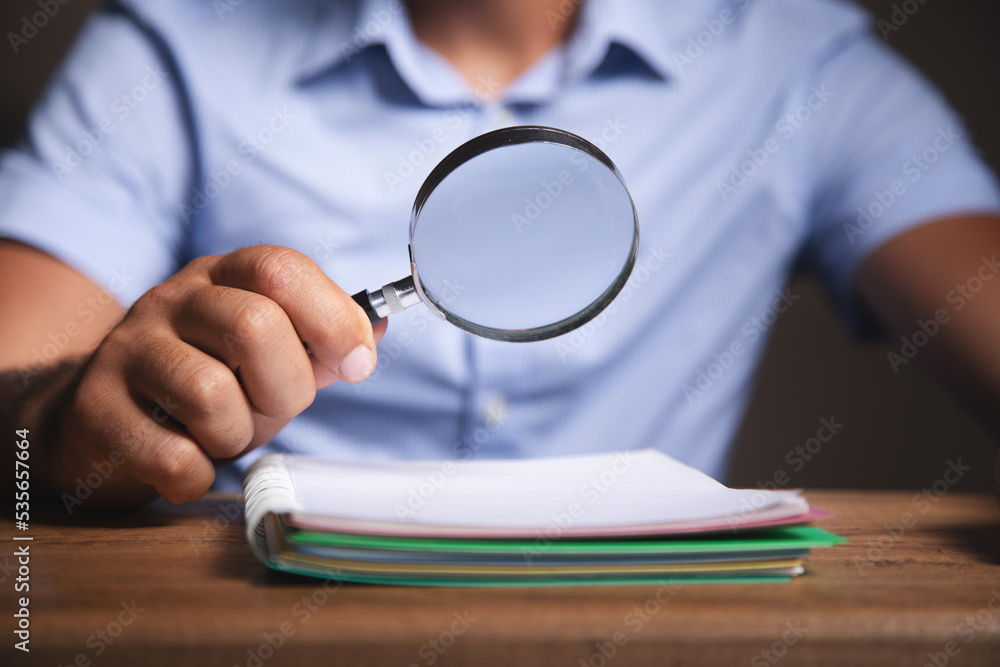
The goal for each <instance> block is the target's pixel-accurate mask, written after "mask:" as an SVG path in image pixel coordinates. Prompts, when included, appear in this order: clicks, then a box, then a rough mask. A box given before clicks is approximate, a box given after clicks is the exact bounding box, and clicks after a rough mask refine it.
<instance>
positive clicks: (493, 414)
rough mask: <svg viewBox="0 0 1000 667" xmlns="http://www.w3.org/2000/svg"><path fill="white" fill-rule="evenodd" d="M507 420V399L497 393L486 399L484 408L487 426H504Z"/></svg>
mask: <svg viewBox="0 0 1000 667" xmlns="http://www.w3.org/2000/svg"><path fill="white" fill-rule="evenodd" d="M505 421H507V399H506V398H504V397H503V396H501V395H500V394H495V395H494V396H492V397H490V399H489V400H488V401H486V406H485V407H484V408H483V423H484V424H486V427H487V428H490V429H495V428H499V427H500V426H503V423H504V422H505Z"/></svg>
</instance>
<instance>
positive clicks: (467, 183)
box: [353, 126, 639, 342]
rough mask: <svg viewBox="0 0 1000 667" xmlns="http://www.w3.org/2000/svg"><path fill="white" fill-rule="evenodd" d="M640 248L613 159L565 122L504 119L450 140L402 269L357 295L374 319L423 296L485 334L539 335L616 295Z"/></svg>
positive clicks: (582, 320) (416, 217) (574, 322)
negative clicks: (457, 141) (560, 125)
mask: <svg viewBox="0 0 1000 667" xmlns="http://www.w3.org/2000/svg"><path fill="white" fill-rule="evenodd" d="M638 246H639V219H638V215H637V213H636V210H635V204H634V203H633V201H632V196H631V195H630V194H629V191H628V188H627V187H626V186H625V181H624V179H623V178H622V176H621V173H620V172H619V171H618V168H617V167H616V166H615V164H614V163H613V162H612V161H611V158H609V157H608V156H607V155H606V154H605V153H604V152H603V151H601V150H600V149H599V148H598V147H597V146H595V145H594V144H592V143H591V142H589V141H587V140H586V139H584V138H583V137H580V136H578V135H575V134H573V133H571V132H567V131H565V130H559V129H556V128H551V127H543V126H515V127H505V128H502V129H499V130H494V131H493V132H487V133H486V134H483V135H480V136H478V137H475V138H474V139H471V140H469V141H467V142H466V143H464V144H462V145H461V146H459V147H458V148H456V149H455V150H453V151H452V152H451V153H449V154H448V155H447V156H445V157H444V159H442V160H441V162H440V163H439V164H438V165H437V166H436V167H435V168H434V169H433V170H432V171H431V173H430V174H429V175H428V176H427V178H426V180H425V181H424V182H423V184H422V185H421V187H420V190H419V192H418V193H417V197H416V200H415V201H414V203H413V209H412V211H411V215H410V244H409V254H410V275H409V276H407V277H405V278H402V279H400V280H397V281H395V282H392V283H387V284H386V285H384V286H383V287H382V288H381V289H378V290H375V291H373V292H369V291H368V290H363V291H361V292H358V293H357V294H355V295H354V296H353V298H354V300H355V301H356V302H357V303H358V304H359V305H360V306H361V307H362V308H363V309H364V310H365V312H366V313H367V314H368V317H369V319H370V321H371V323H372V325H376V324H378V323H380V322H381V321H382V318H383V317H386V316H387V315H393V314H396V313H400V312H402V311H403V310H405V309H406V308H409V307H410V306H413V305H415V304H417V303H420V302H423V303H424V304H426V305H427V306H428V307H429V308H430V310H431V312H433V313H434V314H435V315H436V316H438V317H440V318H441V319H444V320H446V321H448V322H451V323H452V324H454V325H455V326H457V327H459V328H461V329H463V330H465V331H467V332H469V333H472V334H475V335H477V336H480V337H483V338H488V339H492V340H501V341H509V342H529V341H537V340H545V339H547V338H552V337H554V336H559V335H562V334H565V333H568V332H570V331H572V330H574V329H576V328H578V327H580V326H582V325H584V324H586V323H587V322H589V321H590V320H592V319H593V318H594V317H596V316H597V315H598V314H599V313H600V312H601V311H602V310H604V308H605V307H607V305H608V304H609V303H611V301H612V300H614V298H615V296H617V295H618V293H619V292H620V291H621V290H622V288H623V287H624V286H625V284H626V282H627V281H628V278H629V276H630V275H631V272H632V268H633V267H634V266H635V261H636V256H637V254H638ZM418 267H419V268H418Z"/></svg>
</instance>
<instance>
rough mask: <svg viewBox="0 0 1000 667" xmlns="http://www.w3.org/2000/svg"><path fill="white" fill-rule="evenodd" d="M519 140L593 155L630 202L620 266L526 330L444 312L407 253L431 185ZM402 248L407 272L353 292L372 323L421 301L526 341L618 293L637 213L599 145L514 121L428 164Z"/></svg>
mask: <svg viewBox="0 0 1000 667" xmlns="http://www.w3.org/2000/svg"><path fill="white" fill-rule="evenodd" d="M525 143H547V144H556V145H560V146H566V147H568V148H573V149H575V150H578V151H580V152H582V153H584V154H586V155H588V156H590V157H592V158H594V159H595V160H597V161H598V162H600V163H601V164H603V165H604V166H605V167H607V168H608V169H609V170H610V171H611V172H612V173H613V174H614V175H615V177H616V178H617V179H618V181H619V182H620V183H621V186H622V189H623V190H624V191H625V194H626V195H627V196H628V198H629V205H630V206H631V207H632V225H633V228H632V232H633V233H632V246H631V248H630V249H629V253H628V256H627V258H626V260H625V263H624V265H623V266H622V270H621V271H620V272H619V274H618V276H617V277H616V278H615V280H614V281H613V282H612V283H611V284H610V285H609V286H608V288H607V289H606V290H604V292H602V293H601V295H600V296H598V297H597V298H596V299H595V300H594V301H592V302H591V303H590V304H588V305H587V306H585V307H584V308H582V309H581V310H579V311H578V312H576V313H574V314H573V315H570V316H569V317H566V318H564V319H562V320H559V321H557V322H554V323H552V324H548V325H544V326H540V327H532V328H530V329H500V328H496V327H486V326H482V325H479V324H476V323H475V322H471V321H469V320H466V319H464V318H462V317H459V316H458V315H455V314H454V313H452V312H450V311H448V310H447V309H445V308H443V307H442V306H441V305H440V304H439V303H438V302H437V300H436V299H435V298H434V297H433V295H432V294H428V293H427V292H425V291H424V286H423V283H422V282H421V281H420V271H419V269H418V267H417V264H416V262H415V261H414V258H413V245H412V242H413V236H414V234H415V232H416V228H417V224H418V223H419V218H420V212H421V210H422V209H423V207H424V204H425V203H427V200H428V198H429V197H430V195H431V193H433V192H434V190H435V188H437V186H438V185H440V184H441V182H442V181H443V180H444V179H445V178H446V177H447V176H448V175H449V174H451V173H452V172H453V171H455V169H457V168H458V167H460V166H461V165H462V164H464V163H465V162H468V161H469V160H471V159H473V158H475V157H477V156H479V155H482V154H483V153H487V152H489V151H491V150H495V149H497V148H503V147H505V146H513V145H517V144H525ZM408 248H409V254H410V273H411V274H410V276H408V277H406V278H403V279H402V280H398V281H396V282H395V283H390V284H388V285H385V286H384V287H383V288H382V289H381V290H376V291H375V292H370V293H369V292H368V290H364V291H362V292H359V293H358V294H355V295H354V300H355V301H356V302H358V304H359V305H361V307H362V308H364V309H365V312H366V313H368V316H369V318H370V319H371V322H372V324H373V325H374V324H378V323H379V322H381V318H382V317H384V316H385V315H389V314H393V313H397V312H400V311H402V310H404V309H405V308H408V307H410V306H411V305H414V304H416V303H418V302H421V301H422V302H423V303H425V304H426V305H427V307H428V308H430V310H431V312H433V313H434V314H435V315H437V316H438V317H440V318H441V319H443V320H446V321H448V322H451V323H452V324H454V325H455V326H457V327H459V328H460V329H463V330H464V331H467V332H469V333H472V334H475V335H477V336H480V337H482V338H488V339H491V340H499V341H507V342H518V343H528V342H533V341H539V340H546V339H548V338H554V337H556V336H561V335H562V334H565V333H568V332H570V331H573V330H574V329H577V328H579V327H581V326H583V325H584V324H586V323H587V322H590V321H591V320H592V319H594V318H595V317H597V315H598V314H600V313H601V311H603V310H604V309H605V308H606V307H607V305H608V304H609V303H611V301H612V300H613V299H614V298H615V297H616V296H618V293H619V292H621V290H622V288H623V287H624V286H625V283H627V282H628V279H629V277H630V276H631V275H632V269H633V268H634V266H635V260H636V257H637V255H638V252H639V215H638V213H637V212H636V210H635V202H634V201H633V200H632V194H631V193H630V192H629V190H628V187H627V186H626V185H625V179H624V178H622V175H621V172H620V171H618V167H617V166H615V163H614V162H612V161H611V158H609V157H608V156H607V155H606V154H605V153H604V151H602V150H601V149H600V148H598V147H597V146H595V145H594V144H592V143H591V142H589V141H587V140H586V139H584V138H583V137H581V136H579V135H576V134H573V133H572V132H567V131H566V130H560V129H557V128H554V127H545V126H542V125H515V126H511V127H504V128H500V129H498V130H493V131H491V132H487V133H485V134H481V135H479V136H478V137H475V138H473V139H470V140H469V141H467V142H465V143H464V144H462V145H461V146H459V147H458V148H456V149H455V150H453V151H452V152H451V153H449V154H448V155H446V156H445V157H444V158H443V159H442V160H441V162H439V163H438V164H437V166H436V167H434V169H433V170H432V171H431V173H430V174H429V175H428V176H427V178H426V179H425V180H424V182H423V184H422V185H421V186H420V190H419V191H418V192H417V197H416V199H415V200H414V202H413V209H412V211H411V213H410V245H409V246H408ZM538 288H539V289H544V288H545V286H544V285H540V286H539V287H538Z"/></svg>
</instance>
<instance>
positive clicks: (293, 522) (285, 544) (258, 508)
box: [244, 449, 845, 586]
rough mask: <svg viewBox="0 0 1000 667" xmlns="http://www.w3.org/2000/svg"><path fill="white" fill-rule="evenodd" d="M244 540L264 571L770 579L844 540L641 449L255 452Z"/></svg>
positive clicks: (479, 577) (775, 501) (504, 581)
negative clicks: (465, 455) (469, 454)
mask: <svg viewBox="0 0 1000 667" xmlns="http://www.w3.org/2000/svg"><path fill="white" fill-rule="evenodd" d="M244 499H245V502H246V519H247V537H248V540H249V541H250V545H251V548H252V549H253V551H254V553H255V554H256V555H257V557H258V558H260V559H261V560H262V561H263V562H264V563H265V564H266V565H268V566H269V567H272V568H274V569H278V570H284V571H289V572H296V573H299V574H308V575H314V576H320V577H328V578H335V579H341V580H346V581H358V582H366V583H385V584H405V585H432V586H502V585H557V584H568V585H574V584H630V583H647V582H654V581H655V582H662V581H664V580H671V581H677V582H686V583H695V582H729V583H732V582H750V581H757V582H762V581H766V582H775V581H788V580H789V579H790V578H791V577H793V576H796V575H799V574H801V573H802V572H803V567H802V563H803V559H804V558H805V557H806V556H808V554H809V551H810V549H813V548H818V547H828V546H833V545H834V544H837V543H839V542H843V541H845V540H844V539H843V538H840V537H838V536H836V535H834V534H832V533H829V532H827V531H825V530H822V529H821V528H816V527H813V526H805V525H801V524H804V523H806V522H808V521H811V520H813V519H817V518H823V517H825V516H828V515H827V514H825V513H823V512H821V511H818V510H814V509H811V508H810V507H809V505H808V504H807V503H806V501H805V499H804V498H803V497H802V496H801V495H800V493H799V492H798V491H766V490H761V489H745V490H744V489H729V488H727V487H726V486H724V485H723V484H720V483H719V482H717V481H715V480H713V479H711V478H710V477H708V476H706V475H704V474H703V473H701V472H699V471H697V470H695V469H693V468H690V467H688V466H686V465H684V464H682V463H680V462H678V461H675V460H674V459H671V458H670V457H668V456H666V455H665V454H663V453H661V452H659V451H656V450H652V449H648V450H641V451H624V452H614V453H609V454H594V455H585V456H574V457H560V458H547V459H522V460H515V461H493V460H474V461H470V460H465V461H394V462H336V461H326V460H319V459H314V458H308V457H299V456H294V455H281V454H278V455H270V456H266V457H264V458H262V459H260V460H259V461H258V462H257V463H255V464H254V465H253V466H252V467H251V469H250V470H249V471H247V475H246V477H245V479H244Z"/></svg>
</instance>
